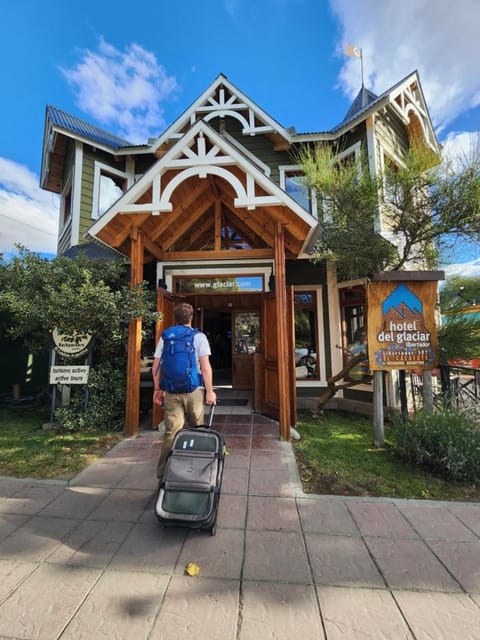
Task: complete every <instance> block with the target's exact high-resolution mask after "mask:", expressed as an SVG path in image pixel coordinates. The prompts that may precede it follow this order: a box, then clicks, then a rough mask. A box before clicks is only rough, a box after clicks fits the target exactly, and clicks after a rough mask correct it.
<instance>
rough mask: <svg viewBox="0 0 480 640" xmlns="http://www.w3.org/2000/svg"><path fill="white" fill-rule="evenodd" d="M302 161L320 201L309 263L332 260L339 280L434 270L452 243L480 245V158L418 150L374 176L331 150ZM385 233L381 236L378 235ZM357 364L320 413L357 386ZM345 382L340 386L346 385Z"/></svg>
mask: <svg viewBox="0 0 480 640" xmlns="http://www.w3.org/2000/svg"><path fill="white" fill-rule="evenodd" d="M296 160H297V162H298V163H299V164H300V165H301V166H302V167H303V169H304V172H305V176H306V177H305V181H306V184H307V185H308V187H310V188H311V189H312V190H313V191H314V192H315V194H316V199H317V204H318V210H319V219H320V221H321V225H322V233H321V236H320V239H319V240H318V242H317V244H316V246H315V248H314V251H313V252H312V257H311V259H312V260H313V261H320V260H329V261H331V262H333V263H334V264H335V265H336V267H337V276H338V278H339V280H354V279H363V280H364V281H365V282H367V281H368V279H369V278H370V277H371V275H372V274H373V273H376V272H381V271H393V270H401V269H403V268H405V267H409V268H417V269H419V268H427V269H432V268H434V267H436V266H437V263H438V258H439V255H440V253H441V252H442V251H443V250H445V249H447V248H448V247H449V246H450V245H451V243H452V242H453V241H458V240H461V239H462V238H468V239H474V240H479V239H480V152H479V151H478V150H477V152H476V153H474V154H472V156H471V157H470V158H466V157H463V158H457V159H455V160H454V161H451V160H450V161H445V162H440V158H439V157H438V156H436V155H435V154H434V153H433V152H432V151H431V150H430V149H428V148H427V147H426V146H422V145H413V146H412V147H411V148H410V149H409V151H408V152H407V153H406V155H405V157H404V163H403V165H402V166H398V165H394V164H393V163H388V162H387V164H386V167H385V173H384V175H382V176H378V175H372V174H371V172H370V171H369V169H368V163H367V161H366V158H365V157H360V158H358V159H351V160H347V161H345V162H339V161H338V159H337V157H336V155H335V150H334V149H332V147H331V146H329V145H326V144H319V145H316V146H306V147H304V148H303V150H302V151H300V152H299V154H298V156H297V158H296ZM380 228H381V229H382V230H383V231H382V233H380ZM355 364H357V362H356V359H351V360H350V361H349V363H348V364H347V366H346V367H344V369H343V370H342V371H341V372H339V373H337V374H335V375H332V376H331V377H330V378H329V380H328V381H327V389H326V390H325V392H324V393H322V396H321V398H320V400H319V402H318V408H319V409H321V408H322V407H323V405H324V404H325V403H326V402H327V401H328V400H329V399H330V398H331V397H333V396H334V395H335V394H336V392H337V391H338V390H339V389H341V388H345V387H346V386H353V385H354V384H355V382H350V381H346V380H345V377H346V376H347V374H348V372H349V371H350V369H351V368H353V366H354V365H355ZM342 379H343V380H344V382H341V380H342Z"/></svg>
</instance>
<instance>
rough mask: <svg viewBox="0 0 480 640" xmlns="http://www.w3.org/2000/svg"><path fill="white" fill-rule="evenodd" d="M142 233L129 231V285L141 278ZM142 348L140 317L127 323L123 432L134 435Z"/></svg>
mask: <svg viewBox="0 0 480 640" xmlns="http://www.w3.org/2000/svg"><path fill="white" fill-rule="evenodd" d="M143 240H144V239H143V234H142V233H141V232H140V231H139V230H138V229H137V227H133V228H132V230H131V232H130V241H131V244H130V287H131V288H132V289H133V287H135V286H136V285H137V284H139V283H140V282H142V280H143V246H144V242H143ZM141 349H142V319H141V318H135V319H134V320H131V321H130V324H129V325H128V353H127V391H126V402H125V434H126V435H129V436H133V435H136V434H137V433H138V429H139V410H140V373H141V372H140V357H141Z"/></svg>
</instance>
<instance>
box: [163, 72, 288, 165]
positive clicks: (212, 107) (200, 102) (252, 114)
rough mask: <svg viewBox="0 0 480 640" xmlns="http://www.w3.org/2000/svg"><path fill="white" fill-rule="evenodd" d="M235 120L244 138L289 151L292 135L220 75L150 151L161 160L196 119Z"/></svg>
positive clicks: (206, 120)
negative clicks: (268, 142)
mask: <svg viewBox="0 0 480 640" xmlns="http://www.w3.org/2000/svg"><path fill="white" fill-rule="evenodd" d="M226 117H230V118H234V119H235V120H237V121H238V122H240V124H241V126H242V133H243V135H248V136H255V135H259V134H262V135H266V136H267V137H268V138H269V139H270V140H271V141H272V142H273V148H274V150H275V151H279V150H284V149H289V148H290V146H291V144H292V135H291V132H290V131H289V130H288V129H285V127H283V126H282V125H281V124H279V123H278V122H277V121H276V120H274V119H273V118H272V117H271V116H270V115H269V114H268V113H267V112H266V111H264V110H263V109H261V108H260V107H259V106H258V105H257V104H255V103H254V102H253V101H252V100H250V98H249V97H248V96H246V95H245V94H244V93H243V92H242V91H240V90H239V89H238V88H237V87H235V85H233V84H232V83H231V82H230V81H229V80H228V79H227V78H226V76H224V75H223V74H220V75H219V76H218V77H217V78H216V80H215V81H214V82H213V83H212V84H211V85H210V86H209V87H208V88H207V89H206V90H205V91H204V93H203V94H202V95H201V96H200V97H199V98H198V99H197V100H196V101H195V102H194V103H193V104H192V105H191V106H190V108H189V109H188V110H187V111H186V112H185V113H184V114H183V115H182V116H181V117H180V118H178V119H177V120H176V121H175V122H173V123H172V125H171V126H170V127H169V128H168V129H167V130H166V131H165V132H164V133H163V134H162V135H161V136H160V137H159V138H158V139H157V140H156V141H154V142H153V144H152V151H153V152H154V153H156V155H157V156H158V157H161V155H162V154H163V153H165V151H166V150H167V149H168V148H170V146H171V145H172V142H174V141H176V140H178V139H179V138H181V137H182V136H183V135H185V133H186V132H187V131H188V129H189V128H190V127H192V126H193V125H194V124H195V123H196V122H198V121H199V120H203V121H204V122H210V121H211V120H212V119H213V118H226Z"/></svg>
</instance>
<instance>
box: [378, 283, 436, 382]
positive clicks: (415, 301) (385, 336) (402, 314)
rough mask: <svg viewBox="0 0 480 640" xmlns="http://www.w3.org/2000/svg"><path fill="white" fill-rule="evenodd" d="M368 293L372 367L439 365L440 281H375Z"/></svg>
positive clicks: (380, 368) (386, 368) (387, 368)
mask: <svg viewBox="0 0 480 640" xmlns="http://www.w3.org/2000/svg"><path fill="white" fill-rule="evenodd" d="M367 296H368V298H367V299H368V357H369V366H370V369H372V370H377V371H378V370H386V371H388V370H393V369H406V370H408V369H432V368H433V367H436V366H438V339H437V329H436V323H435V304H436V299H437V282H436V281H417V282H371V283H369V285H368V289H367Z"/></svg>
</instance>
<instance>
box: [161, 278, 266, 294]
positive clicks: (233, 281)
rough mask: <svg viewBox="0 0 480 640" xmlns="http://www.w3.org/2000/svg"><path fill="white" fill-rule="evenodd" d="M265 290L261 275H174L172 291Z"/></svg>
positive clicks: (259, 291)
mask: <svg viewBox="0 0 480 640" xmlns="http://www.w3.org/2000/svg"><path fill="white" fill-rule="evenodd" d="M264 290H265V279H264V277H263V274H262V275H249V276H227V277H222V276H215V277H211V276H210V277H199V278H184V277H178V276H174V279H173V291H174V293H177V294H180V293H183V294H185V293H197V294H200V293H202V294H205V293H217V294H222V293H228V294H232V293H261V292H263V291H264Z"/></svg>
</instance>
